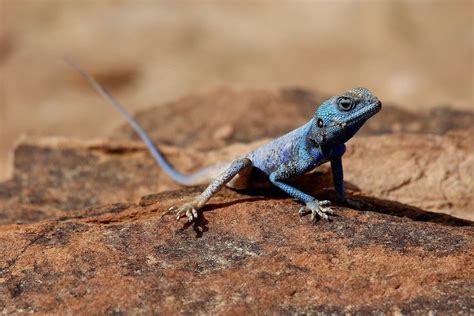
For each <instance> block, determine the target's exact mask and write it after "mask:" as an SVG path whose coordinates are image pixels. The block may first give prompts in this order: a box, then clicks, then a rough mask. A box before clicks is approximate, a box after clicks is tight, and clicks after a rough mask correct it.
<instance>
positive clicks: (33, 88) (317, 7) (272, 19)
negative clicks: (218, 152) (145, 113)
mask: <svg viewBox="0 0 474 316" xmlns="http://www.w3.org/2000/svg"><path fill="white" fill-rule="evenodd" d="M0 4H1V7H0V12H1V16H0V178H6V177H8V175H9V173H10V172H11V166H10V164H11V157H9V155H7V153H8V152H9V151H10V150H11V149H12V147H13V145H14V143H15V141H16V140H17V139H18V137H19V136H20V135H21V134H22V133H30V134H43V135H67V136H80V137H92V136H102V135H105V134H106V133H107V132H109V131H111V130H112V129H113V127H114V126H117V125H118V124H119V122H121V121H122V119H121V117H120V116H119V115H117V114H116V113H115V112H114V111H113V110H112V109H111V108H110V107H109V106H107V105H106V104H105V102H104V101H103V100H102V99H100V98H99V97H97V95H96V94H95V93H94V92H93V91H92V89H91V88H90V87H89V86H88V85H87V84H86V83H84V81H83V80H82V78H80V77H79V76H78V75H77V73H75V72H74V71H73V70H72V69H71V68H70V67H69V66H67V65H66V64H65V63H64V62H62V58H63V57H65V56H68V57H70V58H71V59H73V60H75V61H76V62H78V63H79V64H81V65H82V66H83V67H84V68H85V69H87V70H88V71H90V72H91V73H92V74H93V75H94V76H96V77H97V78H98V79H99V80H100V81H101V82H102V83H103V84H104V85H106V86H107V87H108V88H109V90H111V92H112V93H113V94H114V95H115V96H117V97H118V98H119V99H120V100H122V101H123V103H124V104H126V105H127V107H128V108H129V109H131V110H132V111H134V110H137V109H140V108H146V107H150V106H152V105H158V104H162V103H164V102H166V101H170V100H174V99H176V98H177V97H178V96H182V95H186V94H190V93H204V92H208V91H211V90H214V89H215V88H217V87H220V86H231V87H233V88H237V89H244V88H245V89H248V88H250V89H267V88H270V89H275V88H279V87H283V86H301V87H307V88H310V89H316V90H318V91H321V92H323V93H328V94H331V93H337V92H340V91H342V90H345V89H347V88H349V87H352V86H366V87H369V88H370V89H371V90H373V92H374V93H375V94H376V95H377V96H379V97H380V99H381V100H383V101H384V102H394V103H397V104H399V105H400V106H403V107H405V108H409V109H411V110H413V111H418V112H426V111H428V110H429V109H430V108H433V107H435V106H439V105H446V104H448V105H449V106H451V107H453V108H457V109H462V110H467V109H473V103H474V102H473V77H472V76H473V75H472V74H473V43H472V41H473V2H472V1H459V0H454V1H385V2H376V1H357V2H349V1H339V2H337V3H330V2H323V1H300V2H296V3H290V2H289V1H288V2H283V1H279V2H277V3H276V2H271V3H270V2H265V1H261V2H257V1H252V2H249V1H247V2H235V1H233V2H231V3H224V2H219V3H218V2H193V1H180V2H177V3H175V2H162V3H157V2H154V1H49V0H41V1H13V0H0ZM183 115H186V113H183ZM157 128H159V127H157Z"/></svg>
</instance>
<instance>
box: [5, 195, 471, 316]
mask: <svg viewBox="0 0 474 316" xmlns="http://www.w3.org/2000/svg"><path fill="white" fill-rule="evenodd" d="M190 193H192V192H189V191H174V192H168V193H162V194H157V195H154V196H148V197H146V198H145V199H144V200H142V203H141V205H142V206H137V205H133V204H123V205H122V206H121V207H120V208H118V209H117V207H116V206H108V207H103V208H102V209H100V210H96V213H95V214H94V213H89V214H88V215H85V214H83V215H84V217H83V218H80V217H79V218H63V219H62V220H54V221H44V222H40V223H37V224H29V225H6V226H0V251H1V253H2V256H1V257H0V310H3V312H4V313H15V312H18V313H25V312H41V313H53V312H59V311H60V312H64V313H74V314H77V313H80V314H105V313H126V314H137V313H160V314H175V313H186V314H187V313H212V314H215V313H218V314H248V313H254V314H255V313H260V314H261V313H263V314H270V313H278V314H282V313H283V314H286V313H312V312H325V313H344V312H356V311H359V312H364V313H369V312H376V313H380V312H389V311H400V312H402V313H409V312H421V313H428V312H430V311H431V312H439V313H447V312H449V313H464V314H468V313H472V312H473V311H474V310H473V307H474V306H473V304H472V293H473V291H474V288H473V284H474V282H473V281H474V267H473V261H472V256H473V255H474V249H473V248H474V247H473V246H474V228H473V226H472V222H466V221H464V222H457V223H456V225H464V226H451V223H449V221H448V222H443V221H442V220H441V222H440V223H438V224H435V223H430V222H422V221H417V220H412V219H409V218H407V217H397V216H391V215H386V214H384V213H385V212H386V211H385V210H384V208H386V207H389V208H390V210H391V211H392V212H395V213H397V212H400V214H402V213H403V212H405V211H406V210H407V209H410V207H407V206H403V207H402V206H396V205H388V206H387V205H385V206H384V204H383V203H380V204H379V206H377V208H378V210H376V211H370V212H369V211H363V212H360V211H354V210H350V209H345V208H339V207H338V208H337V213H338V216H337V217H335V218H334V220H333V221H332V222H326V221H321V222H318V223H317V224H316V225H311V224H309V222H308V219H307V218H303V219H301V220H300V219H299V218H298V215H297V211H298V209H299V205H298V203H295V202H294V201H292V200H291V199H288V198H280V199H274V198H264V197H259V196H246V195H242V194H239V193H236V192H233V191H230V190H224V191H223V192H221V193H220V194H218V196H216V197H215V198H214V199H213V200H212V202H211V203H210V204H209V205H208V206H207V207H206V208H205V210H204V213H203V216H202V217H201V219H200V220H199V221H198V222H197V223H196V224H194V225H189V224H182V223H177V222H176V221H175V220H174V219H173V218H172V217H170V216H168V217H163V218H161V214H162V213H163V211H164V210H166V209H167V208H168V207H169V206H171V205H173V204H175V203H177V202H178V201H179V200H180V197H182V196H189V194H190ZM410 211H411V212H415V213H418V214H419V217H420V218H422V217H423V216H422V215H423V213H424V212H423V211H421V210H415V209H412V208H411V209H410ZM465 225H467V226H465Z"/></svg>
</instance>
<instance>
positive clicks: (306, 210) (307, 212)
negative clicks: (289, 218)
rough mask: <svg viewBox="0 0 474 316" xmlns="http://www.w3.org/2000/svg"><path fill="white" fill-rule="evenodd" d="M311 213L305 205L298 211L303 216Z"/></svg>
mask: <svg viewBox="0 0 474 316" xmlns="http://www.w3.org/2000/svg"><path fill="white" fill-rule="evenodd" d="M309 213H311V210H310V209H308V208H307V207H306V206H303V207H302V208H300V210H299V211H298V215H299V216H300V217H303V216H305V215H307V214H309Z"/></svg>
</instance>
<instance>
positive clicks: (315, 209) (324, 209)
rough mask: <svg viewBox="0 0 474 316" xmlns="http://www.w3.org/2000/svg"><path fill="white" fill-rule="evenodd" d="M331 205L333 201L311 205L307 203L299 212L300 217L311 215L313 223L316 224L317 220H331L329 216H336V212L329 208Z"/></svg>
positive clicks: (312, 203) (315, 202)
mask: <svg viewBox="0 0 474 316" xmlns="http://www.w3.org/2000/svg"><path fill="white" fill-rule="evenodd" d="M329 205H331V201H328V200H323V201H312V202H309V203H306V206H303V207H302V208H300V210H299V211H298V214H299V215H300V216H304V215H306V214H310V213H311V222H313V223H314V222H316V220H317V218H318V217H319V218H324V219H329V217H328V215H327V214H329V215H332V214H334V211H333V210H332V209H331V208H330V207H328V206H329Z"/></svg>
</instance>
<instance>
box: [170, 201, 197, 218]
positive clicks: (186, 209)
mask: <svg viewBox="0 0 474 316" xmlns="http://www.w3.org/2000/svg"><path fill="white" fill-rule="evenodd" d="M198 209H199V208H198V207H197V205H196V203H194V202H189V203H186V204H183V205H182V206H180V207H177V206H172V207H170V208H169V209H168V213H169V212H172V213H174V215H175V216H176V220H177V221H179V219H180V218H181V217H183V216H186V217H187V218H188V222H192V221H193V220H195V219H197V218H198V215H199V214H198Z"/></svg>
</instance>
